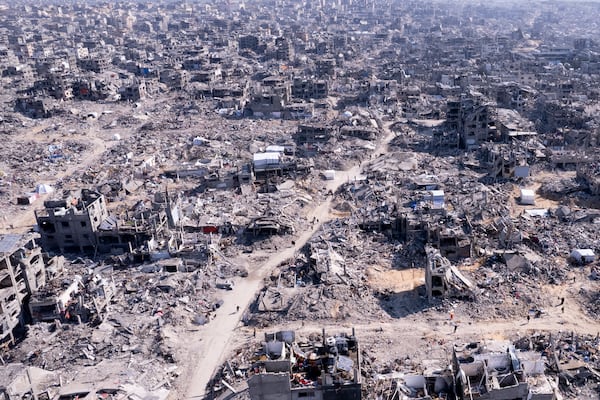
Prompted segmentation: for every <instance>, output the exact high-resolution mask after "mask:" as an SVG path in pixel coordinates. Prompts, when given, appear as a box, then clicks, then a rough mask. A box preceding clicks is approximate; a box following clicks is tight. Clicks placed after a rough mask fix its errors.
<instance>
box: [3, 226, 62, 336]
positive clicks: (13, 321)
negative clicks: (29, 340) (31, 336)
mask: <svg viewBox="0 0 600 400" xmlns="http://www.w3.org/2000/svg"><path fill="white" fill-rule="evenodd" d="M61 260H62V259H61V258H59V257H54V258H52V259H49V258H48V257H47V256H46V255H45V254H43V253H42V248H41V247H39V246H38V245H37V243H36V240H35V238H34V237H32V236H30V235H24V236H21V235H2V236H0V343H2V342H5V341H10V342H13V341H14V339H15V336H14V331H15V329H17V328H19V327H22V326H23V325H24V324H25V321H26V320H28V319H29V316H28V315H29V313H28V311H27V303H28V302H29V301H30V299H31V297H32V296H33V295H35V294H36V293H38V292H39V291H40V290H41V289H42V288H43V287H44V285H45V284H46V279H47V276H46V273H47V272H46V269H47V266H48V270H49V271H53V270H55V269H56V268H57V267H58V266H60V264H61Z"/></svg>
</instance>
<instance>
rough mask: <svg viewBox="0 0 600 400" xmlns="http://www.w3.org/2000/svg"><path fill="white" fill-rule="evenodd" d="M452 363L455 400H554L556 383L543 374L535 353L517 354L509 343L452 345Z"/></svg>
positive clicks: (541, 362)
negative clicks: (454, 379)
mask: <svg viewBox="0 0 600 400" xmlns="http://www.w3.org/2000/svg"><path fill="white" fill-rule="evenodd" d="M453 366H454V369H455V371H456V393H457V396H458V399H459V400H467V399H482V400H483V399H490V400H492V399H493V400H515V399H519V400H555V399H556V398H557V397H556V386H555V385H552V383H551V381H550V380H549V379H548V378H547V377H546V376H545V375H544V359H543V358H542V357H541V356H540V355H539V354H533V353H521V352H518V351H516V350H515V347H514V346H513V345H512V344H510V343H502V342H489V343H485V344H484V343H466V344H462V345H455V346H454V350H453Z"/></svg>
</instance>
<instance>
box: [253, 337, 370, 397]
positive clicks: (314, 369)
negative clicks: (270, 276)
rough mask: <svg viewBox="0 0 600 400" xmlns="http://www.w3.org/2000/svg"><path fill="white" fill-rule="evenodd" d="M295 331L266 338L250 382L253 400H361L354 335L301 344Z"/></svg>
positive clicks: (357, 351)
mask: <svg viewBox="0 0 600 400" xmlns="http://www.w3.org/2000/svg"><path fill="white" fill-rule="evenodd" d="M295 337H296V336H295V333H294V331H281V332H277V333H275V334H265V342H264V343H263V349H262V352H261V355H262V357H261V358H262V360H260V361H257V362H256V365H255V371H256V372H255V373H254V374H253V375H252V376H251V377H250V378H249V379H248V387H249V393H250V398H251V399H252V400H271V399H272V400H275V399H290V400H296V399H300V398H307V397H308V398H315V399H323V400H327V399H329V400H337V399H339V400H341V399H344V400H346V399H350V400H359V399H361V372H360V365H361V360H360V354H361V353H360V349H359V346H358V341H357V340H356V336H355V335H354V333H352V335H337V336H325V331H324V330H323V338H322V342H320V343H298V342H296V339H295Z"/></svg>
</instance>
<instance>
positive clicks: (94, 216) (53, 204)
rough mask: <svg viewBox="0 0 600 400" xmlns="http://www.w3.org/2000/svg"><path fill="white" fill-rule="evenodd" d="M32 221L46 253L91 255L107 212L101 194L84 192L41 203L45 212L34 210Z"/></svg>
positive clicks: (85, 190)
mask: <svg viewBox="0 0 600 400" xmlns="http://www.w3.org/2000/svg"><path fill="white" fill-rule="evenodd" d="M35 217H36V220H37V224H38V227H39V230H40V234H41V235H42V237H41V244H42V247H44V249H46V250H47V251H50V250H59V251H60V252H88V253H93V252H94V250H95V249H96V247H97V246H98V237H97V232H98V230H99V227H100V225H101V224H102V223H103V222H104V220H105V219H106V218H108V210H107V208H106V201H105V199H104V196H103V195H102V194H100V193H98V192H95V191H91V190H87V189H84V190H81V191H80V192H79V193H72V194H71V193H68V194H67V195H66V196H65V197H64V198H62V199H59V200H46V201H44V209H43V210H36V211H35Z"/></svg>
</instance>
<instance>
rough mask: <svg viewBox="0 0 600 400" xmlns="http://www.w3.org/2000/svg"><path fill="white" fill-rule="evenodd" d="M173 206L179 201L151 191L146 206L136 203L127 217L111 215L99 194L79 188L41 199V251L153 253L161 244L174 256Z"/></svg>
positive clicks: (177, 241) (175, 213)
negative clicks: (53, 197) (160, 242)
mask: <svg viewBox="0 0 600 400" xmlns="http://www.w3.org/2000/svg"><path fill="white" fill-rule="evenodd" d="M178 207H179V197H173V196H170V195H169V194H168V193H166V194H164V193H162V192H157V193H156V194H155V197H154V201H152V202H151V204H150V205H149V206H147V205H145V204H144V202H139V203H138V204H136V205H135V206H134V208H133V209H132V210H131V213H129V212H126V213H125V215H123V216H119V215H111V214H109V212H108V209H107V204H106V200H105V197H104V195H103V194H101V193H100V192H97V191H94V190H90V189H82V190H79V191H74V192H67V193H65V194H64V197H63V198H62V199H58V200H46V201H45V202H44V209H41V210H36V211H35V216H36V220H37V224H38V227H39V231H40V234H41V236H42V237H41V244H42V247H44V249H46V251H57V252H61V253H88V254H101V253H113V254H115V253H122V252H132V251H133V250H134V249H138V248H140V247H141V246H145V252H154V251H157V245H158V241H160V240H163V239H165V241H166V242H167V248H168V249H169V251H174V250H175V249H177V248H178V247H179V246H180V244H181V239H178V238H177V237H178V236H179V235H178V234H171V232H170V228H175V227H176V226H177V224H178V223H179V208H178Z"/></svg>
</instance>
